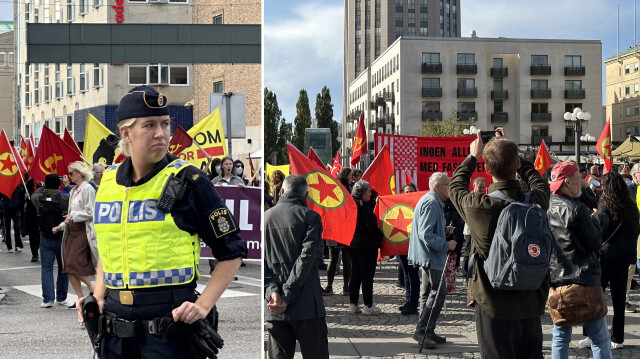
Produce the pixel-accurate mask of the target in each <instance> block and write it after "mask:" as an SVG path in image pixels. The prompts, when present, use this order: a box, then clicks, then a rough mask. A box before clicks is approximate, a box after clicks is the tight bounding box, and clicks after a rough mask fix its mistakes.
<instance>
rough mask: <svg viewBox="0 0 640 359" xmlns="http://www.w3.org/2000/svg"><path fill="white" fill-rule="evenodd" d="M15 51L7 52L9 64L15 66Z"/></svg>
mask: <svg viewBox="0 0 640 359" xmlns="http://www.w3.org/2000/svg"><path fill="white" fill-rule="evenodd" d="M13 64H14V63H13V52H12V51H10V52H7V66H13Z"/></svg>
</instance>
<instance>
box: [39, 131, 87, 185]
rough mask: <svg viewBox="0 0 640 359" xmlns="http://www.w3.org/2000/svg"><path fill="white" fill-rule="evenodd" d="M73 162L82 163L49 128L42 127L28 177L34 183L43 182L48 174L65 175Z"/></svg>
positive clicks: (73, 151)
mask: <svg viewBox="0 0 640 359" xmlns="http://www.w3.org/2000/svg"><path fill="white" fill-rule="evenodd" d="M75 161H82V158H81V157H80V155H78V154H77V153H76V151H75V150H74V149H73V148H72V147H70V146H69V145H67V144H66V143H65V142H64V141H63V140H62V139H61V138H60V137H58V136H57V135H56V134H55V133H53V131H51V130H50V129H49V127H47V126H42V135H41V136H40V144H39V145H38V150H37V151H36V156H35V159H34V161H33V166H32V167H31V170H30V171H29V175H30V176H31V177H33V178H34V179H35V180H36V181H42V182H44V178H45V177H46V175H48V174H50V173H56V174H58V176H62V175H64V174H66V173H67V168H68V167H69V164H71V162H75Z"/></svg>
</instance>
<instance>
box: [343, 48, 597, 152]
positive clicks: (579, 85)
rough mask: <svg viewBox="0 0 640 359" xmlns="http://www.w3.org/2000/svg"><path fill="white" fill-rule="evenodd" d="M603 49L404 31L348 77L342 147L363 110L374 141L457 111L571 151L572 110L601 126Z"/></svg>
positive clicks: (593, 127) (529, 140)
mask: <svg viewBox="0 0 640 359" xmlns="http://www.w3.org/2000/svg"><path fill="white" fill-rule="evenodd" d="M601 54H602V44H601V42H600V41H590V40H536V39H507V38H497V39H496V38H478V37H469V38H432V37H430V38H420V37H402V38H400V39H398V40H396V41H395V42H394V43H393V44H392V45H391V46H390V47H389V48H388V49H387V50H386V51H384V52H383V53H382V54H381V55H380V57H378V59H377V60H375V61H373V62H372V64H371V67H370V68H368V69H366V70H365V71H363V72H362V73H361V74H360V75H359V76H358V77H357V78H356V79H355V80H354V81H353V82H351V83H350V85H349V87H348V99H347V106H348V113H347V114H348V115H349V116H348V119H347V120H346V121H345V122H344V123H343V124H344V126H343V128H344V129H345V137H344V138H343V143H344V146H345V152H344V153H347V152H348V151H347V149H348V148H351V143H352V140H353V133H354V131H355V129H356V125H357V116H358V115H359V113H360V112H364V118H365V119H366V123H367V129H368V131H369V132H368V136H369V137H368V138H369V141H372V139H373V137H372V136H373V134H374V133H375V132H384V133H393V134H401V135H419V131H420V129H421V128H422V126H423V124H427V125H428V124H429V123H431V121H438V120H441V119H442V118H446V117H450V116H451V111H452V110H455V111H457V113H458V116H459V117H460V118H461V119H475V126H476V127H478V128H481V129H493V128H496V127H499V126H503V127H505V129H506V133H507V135H508V136H509V138H511V139H513V140H514V141H516V142H517V143H519V144H521V145H534V146H537V145H539V144H540V140H541V139H545V142H546V143H547V144H549V145H551V146H552V148H553V149H555V150H556V151H573V149H574V146H573V143H574V142H573V139H574V132H573V126H571V125H569V124H566V123H565V121H564V118H563V115H564V113H565V112H566V111H572V110H573V108H574V107H581V108H582V109H583V110H585V111H589V112H591V113H592V118H593V119H592V120H591V121H589V123H588V125H587V126H586V127H585V128H584V130H583V133H591V134H594V135H595V134H599V133H600V131H601V130H602V126H603V123H602V120H601V119H602V105H601V104H602V80H601V78H602V76H601V74H602V67H601V58H602V55H601ZM369 149H370V150H372V148H371V147H370V148H369Z"/></svg>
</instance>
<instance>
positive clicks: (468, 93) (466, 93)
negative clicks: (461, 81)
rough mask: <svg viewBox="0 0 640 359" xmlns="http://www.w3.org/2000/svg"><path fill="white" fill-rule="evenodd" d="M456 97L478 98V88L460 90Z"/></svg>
mask: <svg viewBox="0 0 640 359" xmlns="http://www.w3.org/2000/svg"><path fill="white" fill-rule="evenodd" d="M457 91H458V97H478V88H476V87H473V88H461V89H458V90H457Z"/></svg>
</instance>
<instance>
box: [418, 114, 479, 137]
mask: <svg viewBox="0 0 640 359" xmlns="http://www.w3.org/2000/svg"><path fill="white" fill-rule="evenodd" d="M475 122H476V120H475V118H474V119H471V120H469V121H460V120H459V119H458V113H457V111H456V110H451V116H450V117H447V118H445V119H443V120H442V121H427V122H425V123H424V124H423V125H422V129H420V135H422V136H425V137H454V136H463V135H464V134H463V133H462V131H464V129H465V128H469V126H471V125H473V124H474V123H475Z"/></svg>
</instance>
